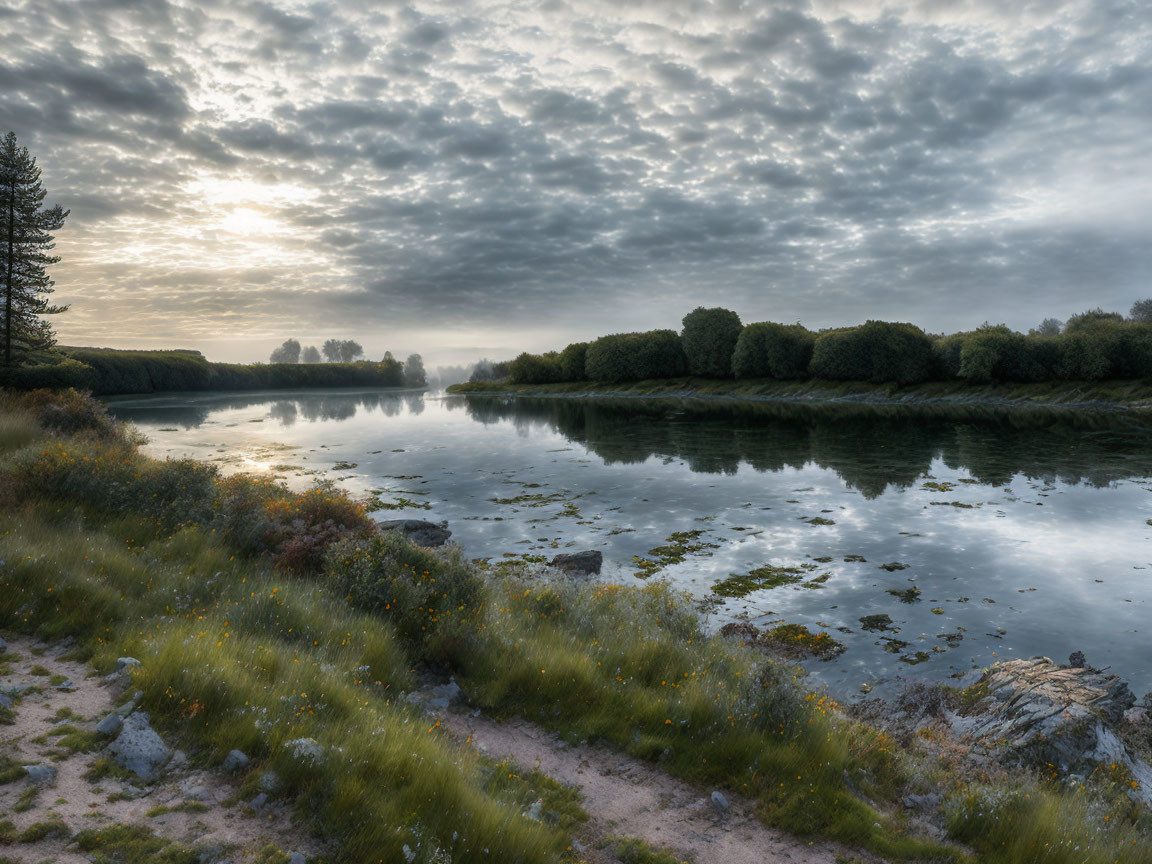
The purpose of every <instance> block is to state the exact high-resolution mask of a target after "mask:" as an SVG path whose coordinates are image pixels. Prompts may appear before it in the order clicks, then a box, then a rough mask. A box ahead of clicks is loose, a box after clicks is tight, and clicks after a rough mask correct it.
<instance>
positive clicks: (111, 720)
mask: <svg viewBox="0 0 1152 864" xmlns="http://www.w3.org/2000/svg"><path fill="white" fill-rule="evenodd" d="M123 725H124V718H123V717H121V716H120V715H119V714H117V713H116V712H115V711H112V712H110V713H109V714H108V716H107V717H105V718H104V719H103V720H101V721H100V722H99V723H97V724H96V731H97V732H99V733H100V734H101V735H107V736H108V737H109V738H114V737H115V736H116V733H117V732H119V731H120V727H122V726H123Z"/></svg>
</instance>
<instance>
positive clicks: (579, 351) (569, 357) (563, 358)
mask: <svg viewBox="0 0 1152 864" xmlns="http://www.w3.org/2000/svg"><path fill="white" fill-rule="evenodd" d="M587 357H588V343H587V342H573V343H572V344H571V345H569V346H568V347H567V348H565V349H564V350H563V351H561V352H560V380H561V381H584V380H587V377H588V374H587V371H586V367H585V361H586V359H587Z"/></svg>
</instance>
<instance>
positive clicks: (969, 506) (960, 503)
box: [928, 501, 980, 510]
mask: <svg viewBox="0 0 1152 864" xmlns="http://www.w3.org/2000/svg"><path fill="white" fill-rule="evenodd" d="M928 503H929V504H931V505H932V506H933V507H958V508H959V509H961V510H973V509H975V508H977V507H979V506H980V505H979V504H965V503H964V502H963V501H929V502H928Z"/></svg>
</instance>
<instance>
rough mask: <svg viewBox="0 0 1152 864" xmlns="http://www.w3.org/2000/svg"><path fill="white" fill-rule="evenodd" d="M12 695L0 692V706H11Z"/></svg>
mask: <svg viewBox="0 0 1152 864" xmlns="http://www.w3.org/2000/svg"><path fill="white" fill-rule="evenodd" d="M11 707H12V697H11V696H9V695H8V694H7V693H0V708H11Z"/></svg>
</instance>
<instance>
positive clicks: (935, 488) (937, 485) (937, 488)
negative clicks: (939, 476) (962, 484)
mask: <svg viewBox="0 0 1152 864" xmlns="http://www.w3.org/2000/svg"><path fill="white" fill-rule="evenodd" d="M920 488H921V489H924V490H926V491H928V492H951V491H952V490H953V489H955V488H956V484H955V483H949V482H948V481H947V480H940V481H936V480H933V481H931V482H929V483H925V484H924V485H923V486H921V487H920Z"/></svg>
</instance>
